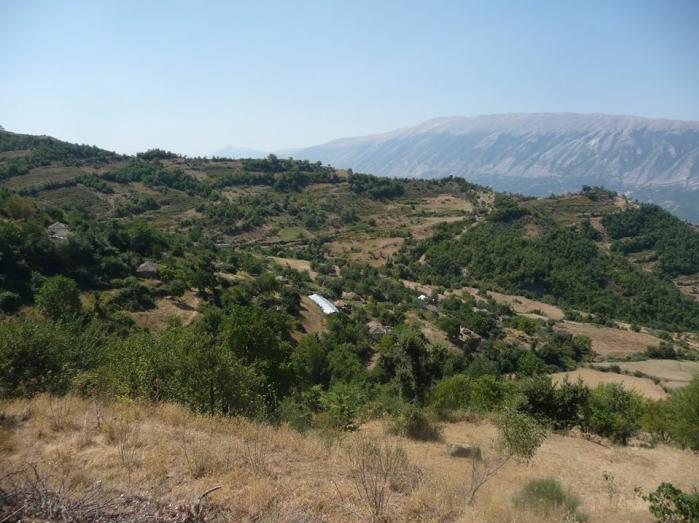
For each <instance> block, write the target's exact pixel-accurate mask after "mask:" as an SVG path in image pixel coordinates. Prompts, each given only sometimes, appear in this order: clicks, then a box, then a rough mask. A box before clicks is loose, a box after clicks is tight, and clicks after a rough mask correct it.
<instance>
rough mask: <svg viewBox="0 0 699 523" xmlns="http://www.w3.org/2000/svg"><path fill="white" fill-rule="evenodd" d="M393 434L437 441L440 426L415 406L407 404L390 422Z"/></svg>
mask: <svg viewBox="0 0 699 523" xmlns="http://www.w3.org/2000/svg"><path fill="white" fill-rule="evenodd" d="M390 430H391V432H392V433H393V434H400V435H402V436H405V437H407V438H410V439H414V440H418V441H439V440H440V439H441V437H442V430H441V428H440V427H439V426H438V425H436V424H435V423H433V422H432V421H431V420H430V419H429V417H428V416H427V415H426V414H425V413H424V412H423V411H422V410H421V409H420V408H419V407H417V406H415V405H412V404H409V405H408V406H406V407H405V408H404V409H403V411H402V412H400V413H399V414H398V415H397V416H395V417H394V418H393V420H392V422H391V426H390Z"/></svg>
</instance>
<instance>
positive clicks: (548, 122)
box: [295, 113, 699, 221]
mask: <svg viewBox="0 0 699 523" xmlns="http://www.w3.org/2000/svg"><path fill="white" fill-rule="evenodd" d="M295 156H296V157H297V158H303V159H309V160H319V161H322V162H325V163H330V164H332V165H334V166H336V167H342V168H352V169H354V170H356V171H360V172H367V173H372V174H377V175H381V176H391V177H416V178H436V177H442V176H449V175H454V176H462V177H465V178H466V179H468V180H471V181H474V182H476V183H480V184H485V185H489V186H491V187H493V188H494V189H496V190H501V191H502V190H504V191H512V192H521V193H524V194H530V195H546V194H550V193H563V192H567V191H574V190H579V189H580V187H581V186H582V185H603V186H605V187H607V188H610V189H614V190H616V191H620V192H624V193H627V194H629V195H632V196H634V197H636V198H639V199H642V200H649V201H654V202H656V203H659V204H661V205H663V206H665V207H666V208H669V209H671V210H673V211H674V212H675V213H677V214H678V215H680V216H683V217H685V218H687V219H691V220H693V221H699V122H685V121H677V120H659V119H649V118H640V117H635V116H616V115H606V114H575V113H532V114H498V115H487V116H475V117H447V118H436V119H433V120H429V121H427V122H424V123H422V124H420V125H417V126H415V127H410V128H404V129H397V130H395V131H391V132H388V133H383V134H377V135H371V136H362V137H355V138H344V139H339V140H334V141H331V142H328V143H325V144H322V145H317V146H313V147H309V148H306V149H302V150H300V151H297V152H296V154H295Z"/></svg>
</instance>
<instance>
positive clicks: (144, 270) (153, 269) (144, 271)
mask: <svg viewBox="0 0 699 523" xmlns="http://www.w3.org/2000/svg"><path fill="white" fill-rule="evenodd" d="M136 276H138V277H139V278H149V279H153V278H157V277H158V265H157V264H155V263H153V262H152V261H145V262H143V263H142V264H141V265H139V266H138V269H136Z"/></svg>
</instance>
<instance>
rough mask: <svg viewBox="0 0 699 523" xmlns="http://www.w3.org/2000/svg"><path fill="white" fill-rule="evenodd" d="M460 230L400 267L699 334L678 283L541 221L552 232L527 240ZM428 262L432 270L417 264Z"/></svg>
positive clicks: (486, 228) (500, 230)
mask: <svg viewBox="0 0 699 523" xmlns="http://www.w3.org/2000/svg"><path fill="white" fill-rule="evenodd" d="M457 225H459V224H450V225H449V226H445V227H442V228H440V229H439V230H438V232H437V234H435V235H434V236H433V237H432V238H429V239H427V240H424V241H423V242H420V243H419V244H418V245H417V246H416V247H415V248H413V249H412V250H410V251H408V252H407V253H406V254H405V257H404V258H403V257H401V256H397V257H396V260H397V261H400V262H403V263H404V264H405V265H406V267H407V269H408V270H409V271H410V272H411V275H412V278H414V279H419V280H421V281H424V282H425V283H430V284H439V285H447V286H452V287H459V286H462V285H464V284H469V285H473V284H474V283H476V284H483V285H486V286H488V287H495V288H499V289H502V290H505V291H508V292H512V293H517V294H522V293H523V294H527V295H532V296H536V297H540V298H541V297H548V299H554V300H556V301H557V302H558V303H559V304H561V305H564V306H566V307H570V308H575V309H579V310H586V311H590V312H593V313H596V314H599V315H604V316H607V317H617V318H620V319H625V320H627V321H631V322H636V323H642V324H645V325H650V326H654V327H659V328H670V329H675V328H681V329H685V330H687V329H689V330H691V329H696V328H699V320H697V318H699V305H698V304H697V303H696V302H694V301H693V300H692V299H691V298H689V297H687V296H684V295H682V293H680V291H679V290H677V288H676V287H675V286H674V285H673V284H672V282H670V281H668V280H667V279H666V278H665V277H663V276H661V275H659V274H657V273H655V272H653V273H648V272H644V271H642V270H640V268H638V267H636V266H634V265H632V264H631V263H630V262H628V261H626V260H625V259H623V258H621V257H619V256H610V255H608V254H606V253H603V252H601V251H599V249H598V248H597V246H596V244H595V243H594V242H593V241H591V240H589V239H587V238H585V237H584V236H583V235H581V234H580V232H578V231H576V230H575V229H564V228H560V227H557V226H554V225H552V224H550V223H548V222H543V221H542V223H541V226H542V228H544V230H545V231H546V232H545V233H544V234H542V235H541V236H540V237H537V238H527V237H526V234H525V231H524V229H523V225H522V224H520V223H519V222H518V221H514V222H511V223H510V222H502V221H496V222H492V221H491V222H490V223H482V224H478V225H477V226H475V227H471V228H469V229H468V230H467V231H466V232H463V225H460V226H458V227H457ZM693 234H696V233H693ZM456 235H459V237H458V239H456V240H455V239H454V236H456ZM698 236H699V235H698ZM678 242H679V243H681V241H679V240H678ZM695 250H696V249H695ZM698 252H699V251H698ZM423 255H424V256H425V258H426V261H427V263H424V264H423V263H417V260H419V259H420V258H421V257H422V256H423ZM465 273H466V274H468V279H466V277H465V276H464V274H465Z"/></svg>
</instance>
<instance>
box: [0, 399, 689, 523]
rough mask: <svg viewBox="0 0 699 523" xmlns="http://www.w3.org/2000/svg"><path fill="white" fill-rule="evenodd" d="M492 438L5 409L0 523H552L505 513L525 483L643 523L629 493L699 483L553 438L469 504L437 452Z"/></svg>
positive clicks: (88, 409) (33, 405) (113, 411)
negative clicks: (545, 482) (547, 486)
mask: <svg viewBox="0 0 699 523" xmlns="http://www.w3.org/2000/svg"><path fill="white" fill-rule="evenodd" d="M495 437H496V429H495V427H494V426H493V425H492V424H491V423H490V422H489V421H487V420H471V421H458V422H453V423H444V424H443V426H442V438H441V441H436V442H417V441H412V440H409V439H406V438H402V437H395V436H391V435H389V434H388V432H387V431H386V425H385V424H384V423H383V422H382V421H381V420H374V421H371V422H369V423H367V424H365V425H363V426H362V427H361V428H360V429H359V430H358V431H357V432H354V433H343V434H328V433H320V432H307V433H304V434H301V433H298V432H296V431H294V430H292V429H290V428H289V427H287V426H286V425H281V426H279V427H273V426H271V425H268V424H257V423H255V422H252V421H249V420H246V419H243V418H219V417H209V416H201V415H196V414H193V413H192V412H190V411H189V410H187V409H185V408H183V407H179V406H175V405H172V404H148V403H132V402H113V403H100V402H94V401H90V400H86V399H81V398H78V397H73V396H66V397H61V398H58V397H52V396H38V397H35V398H34V399H31V400H12V401H4V402H2V403H0V471H2V472H0V478H1V479H2V480H1V481H0V521H16V519H13V517H16V516H17V514H19V513H20V511H21V510H27V509H26V507H25V509H23V508H22V507H23V506H24V505H25V504H34V505H36V507H34V508H36V509H37V510H38V511H39V512H38V513H37V516H36V517H35V519H31V517H30V518H23V519H22V521H43V520H46V518H47V517H49V516H50V515H51V514H49V513H48V512H46V511H48V510H53V511H54V512H53V513H52V514H53V516H54V517H55V518H56V519H55V520H56V521H64V520H67V521H107V520H109V521H192V522H195V521H269V522H271V521H295V522H299V521H304V522H312V521H313V522H315V521H318V522H321V521H333V522H345V521H347V522H350V521H371V520H372V514H375V513H376V508H377V506H379V505H380V508H381V516H380V517H379V518H376V519H374V520H375V521H395V522H400V521H420V522H422V521H424V522H427V521H458V522H481V521H483V522H496V521H497V522H513V523H514V522H523V523H524V522H532V523H533V522H548V521H550V522H560V521H562V520H563V519H564V517H565V515H564V511H565V507H564V506H553V507H551V506H545V507H541V508H531V507H530V508H522V507H521V504H520V505H515V502H514V500H515V499H516V498H517V496H518V494H519V493H521V492H522V491H523V489H524V487H525V486H526V485H527V484H528V483H529V482H531V481H533V480H541V479H542V478H555V479H556V480H558V481H560V483H561V485H563V487H564V488H565V489H566V490H567V491H568V494H569V495H570V496H571V497H576V498H577V499H578V500H579V501H580V506H579V508H578V513H579V514H586V515H588V516H589V518H590V520H591V521H605V522H626V521H641V522H642V521H649V522H650V521H653V518H652V516H650V514H649V513H648V511H647V506H646V504H645V502H644V501H642V500H641V499H640V498H639V497H638V496H637V495H636V494H635V493H634V489H635V488H636V487H641V488H642V489H643V490H644V491H646V492H648V491H651V490H653V489H655V488H656V486H657V485H658V483H660V482H661V481H671V482H672V483H673V484H675V485H676V486H678V487H680V488H684V489H690V490H691V488H692V487H693V486H696V485H697V483H699V456H697V455H695V454H693V453H691V452H689V451H682V450H679V449H676V448H671V447H666V446H662V445H660V446H657V447H656V448H644V447H634V446H628V447H615V446H609V445H607V444H606V443H605V442H599V441H598V442H592V441H589V440H586V439H584V438H581V437H577V436H575V435H569V436H563V435H558V434H552V435H550V436H549V437H548V438H547V439H546V440H545V441H544V443H543V445H542V447H541V449H540V450H539V452H538V453H537V454H536V456H535V457H534V459H533V460H532V461H531V462H530V463H529V464H522V463H517V462H514V461H512V462H509V463H508V464H507V465H506V466H505V467H504V468H503V469H502V471H501V473H499V474H498V475H497V476H495V477H494V478H493V479H492V480H491V481H490V482H488V483H487V484H486V485H485V486H484V487H483V489H482V490H481V491H480V493H479V495H478V498H477V500H476V503H475V504H474V506H472V507H471V506H468V505H467V503H466V496H467V488H468V485H467V484H468V481H469V474H470V470H471V462H470V460H467V459H458V458H454V457H450V456H449V454H448V452H447V445H448V444H450V443H460V444H469V445H477V446H479V447H481V449H482V450H483V453H484V455H485V456H487V455H488V453H489V452H490V450H489V449H490V446H491V445H492V442H493V441H494V440H495ZM605 473H606V475H607V479H604V476H603V474H605ZM610 478H611V479H610ZM217 487H220V488H217ZM211 489H216V490H211ZM207 492H208V493H207ZM202 495H203V497H202ZM39 508H40V509H41V510H43V511H44V512H41V511H40V510H39ZM15 511H17V512H15ZM13 513H15V516H13ZM40 514H43V515H40ZM61 518H64V519H61ZM71 518H72V519H71Z"/></svg>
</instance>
